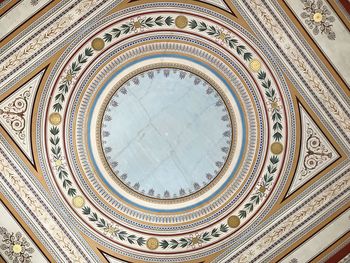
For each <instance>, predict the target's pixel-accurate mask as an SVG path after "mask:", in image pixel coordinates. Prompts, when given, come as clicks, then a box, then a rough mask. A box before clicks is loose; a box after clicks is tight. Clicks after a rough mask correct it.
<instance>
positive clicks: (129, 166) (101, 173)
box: [41, 3, 289, 262]
mask: <svg viewBox="0 0 350 263" xmlns="http://www.w3.org/2000/svg"><path fill="white" fill-rule="evenodd" d="M157 5H159V6H158V9H157V11H156V12H155V11H152V10H154V9H149V10H147V8H146V6H145V7H144V8H143V7H142V6H136V7H133V8H130V10H126V11H125V13H123V12H121V13H118V14H115V15H113V16H111V17H108V18H106V19H105V20H104V21H101V22H100V24H98V25H96V29H91V30H90V31H89V32H88V34H87V35H86V37H85V38H83V39H77V40H76V41H75V42H74V43H72V44H71V46H70V47H69V48H68V50H69V51H67V52H65V53H64V54H63V55H62V57H61V59H60V60H59V63H58V64H57V65H56V66H55V74H52V77H51V79H50V83H52V84H50V86H49V88H48V93H49V94H50V96H49V98H50V99H49V100H48V101H45V102H43V104H42V108H45V109H46V111H45V114H46V120H47V122H46V123H45V125H44V130H45V133H44V134H43V135H42V136H41V137H42V140H43V145H44V146H45V151H46V154H47V155H48V156H49V157H50V158H47V159H48V160H50V161H49V162H48V163H46V164H45V165H43V166H44V167H43V170H45V172H46V173H47V174H49V177H50V178H51V179H50V180H51V181H50V182H51V183H52V189H53V193H54V194H55V196H57V197H58V198H59V200H60V202H61V203H62V204H63V209H64V211H67V213H69V215H71V216H72V219H73V220H74V221H75V222H77V225H78V227H79V228H80V229H81V230H82V231H83V232H84V233H85V234H86V235H88V236H89V237H91V238H92V239H93V240H95V241H96V242H98V243H101V244H103V245H104V246H106V247H109V248H111V249H112V250H115V251H117V252H118V253H121V254H123V255H127V256H129V257H132V258H135V259H137V260H144V261H151V262H156V261H157V262H161V261H170V262H174V261H175V260H177V259H178V258H180V257H181V259H186V260H195V259H197V258H200V257H203V256H206V255H210V254H213V253H215V252H217V251H219V250H221V249H224V248H225V247H227V246H228V245H229V244H230V243H231V242H232V240H233V239H234V238H236V237H237V236H238V235H239V234H240V233H242V232H243V231H245V229H247V227H249V226H252V225H254V224H256V221H257V220H258V219H259V216H263V215H264V213H266V211H267V210H264V209H262V208H263V207H266V206H267V204H268V202H273V200H274V199H273V198H274V191H275V189H276V186H277V185H278V181H279V178H280V174H281V171H282V169H283V165H284V161H285V156H286V154H287V150H288V144H287V139H288V138H287V134H286V130H287V126H288V125H289V122H288V115H287V114H286V112H287V110H288V107H289V105H288V104H286V103H285V100H284V96H285V94H282V93H281V88H280V86H281V85H283V82H281V81H280V79H281V75H280V74H279V73H278V72H277V71H276V70H275V69H274V66H273V61H272V59H271V57H270V56H269V53H268V52H267V51H266V50H264V48H263V47H261V46H259V45H258V44H257V41H255V40H253V38H252V37H251V36H250V35H249V33H248V32H246V31H244V30H243V29H242V28H240V27H239V26H237V25H235V24H234V23H232V21H230V20H225V19H224V18H223V17H222V16H220V15H218V14H214V13H210V12H208V10H205V9H203V10H197V9H196V8H195V7H193V6H191V5H184V6H183V4H180V3H179V4H176V6H175V7H176V8H175V7H174V6H172V7H169V6H168V4H166V3H159V4H157ZM170 5H171V4H170ZM145 8H146V9H145ZM174 8H175V9H176V10H177V11H174V10H175V9H174ZM191 8H193V10H192V11H193V12H192V13H188V12H187V11H188V9H191ZM180 9H181V10H180ZM281 83H282V84H281ZM155 255H156V256H157V257H155Z"/></svg>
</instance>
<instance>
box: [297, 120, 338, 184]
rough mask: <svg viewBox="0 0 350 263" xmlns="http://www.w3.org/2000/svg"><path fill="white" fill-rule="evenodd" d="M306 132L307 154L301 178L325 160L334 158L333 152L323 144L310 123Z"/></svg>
mask: <svg viewBox="0 0 350 263" xmlns="http://www.w3.org/2000/svg"><path fill="white" fill-rule="evenodd" d="M306 134H307V140H306V154H305V157H304V161H303V169H302V170H301V178H302V177H303V176H306V175H307V174H309V173H310V172H311V171H312V170H315V169H316V167H317V166H319V165H320V164H322V163H323V162H325V161H327V160H329V159H330V158H332V153H331V152H330V151H329V150H328V149H327V148H326V146H325V145H324V144H322V142H321V139H320V138H319V137H318V136H317V133H316V132H315V131H314V130H313V129H312V128H311V127H310V126H309V125H308V128H307V130H306ZM301 178H300V179H299V180H301Z"/></svg>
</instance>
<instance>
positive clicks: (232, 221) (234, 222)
mask: <svg viewBox="0 0 350 263" xmlns="http://www.w3.org/2000/svg"><path fill="white" fill-rule="evenodd" d="M240 223H241V220H240V219H239V217H238V216H230V217H229V218H228V219H227V224H228V226H229V227H231V228H236V227H238V226H239V224H240Z"/></svg>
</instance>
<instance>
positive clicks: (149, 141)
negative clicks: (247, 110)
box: [101, 68, 232, 199]
mask: <svg viewBox="0 0 350 263" xmlns="http://www.w3.org/2000/svg"><path fill="white" fill-rule="evenodd" d="M107 100H108V104H107V107H106V109H105V111H104V113H103V117H102V127H101V134H102V143H103V146H102V148H103V152H104V155H105V157H106V159H107V162H108V164H109V166H110V167H111V169H112V170H113V172H114V174H115V175H116V176H117V177H118V178H119V179H120V180H122V181H124V182H125V183H126V184H127V185H129V186H130V187H132V188H133V189H134V190H135V191H138V192H141V193H142V194H145V195H148V196H152V197H157V198H162V199H163V198H165V199H169V198H177V197H182V196H186V195H190V194H192V193H194V192H196V191H198V190H200V189H201V188H202V187H204V186H205V185H207V184H208V183H209V182H210V181H211V180H212V179H213V178H214V177H215V176H216V175H217V174H218V173H219V172H220V170H221V168H222V167H223V165H224V164H225V163H226V160H227V157H228V154H229V151H230V147H231V136H232V128H231V121H230V117H229V114H228V109H227V107H226V105H225V103H224V102H223V100H222V99H221V97H220V95H219V94H218V92H217V91H216V90H215V89H214V88H213V87H212V86H211V85H210V84H208V83H207V82H206V81H205V80H203V79H202V78H201V77H200V76H198V75H194V74H193V73H192V72H189V71H185V70H183V69H177V68H156V69H152V70H148V71H146V72H142V73H139V74H138V75H136V76H134V77H133V78H132V80H131V81H128V82H127V83H125V84H124V85H122V86H121V87H119V88H118V90H117V91H116V92H115V93H114V94H113V96H112V97H111V98H107Z"/></svg>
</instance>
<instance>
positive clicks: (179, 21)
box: [175, 16, 188, 28]
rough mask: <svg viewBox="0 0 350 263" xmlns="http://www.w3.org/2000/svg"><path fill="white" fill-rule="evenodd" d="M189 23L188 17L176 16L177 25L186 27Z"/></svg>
mask: <svg viewBox="0 0 350 263" xmlns="http://www.w3.org/2000/svg"><path fill="white" fill-rule="evenodd" d="M187 24H188V20H187V17H185V16H178V17H176V19H175V25H176V26H177V27H178V28H185V27H186V26H187Z"/></svg>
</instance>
